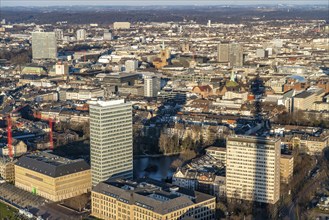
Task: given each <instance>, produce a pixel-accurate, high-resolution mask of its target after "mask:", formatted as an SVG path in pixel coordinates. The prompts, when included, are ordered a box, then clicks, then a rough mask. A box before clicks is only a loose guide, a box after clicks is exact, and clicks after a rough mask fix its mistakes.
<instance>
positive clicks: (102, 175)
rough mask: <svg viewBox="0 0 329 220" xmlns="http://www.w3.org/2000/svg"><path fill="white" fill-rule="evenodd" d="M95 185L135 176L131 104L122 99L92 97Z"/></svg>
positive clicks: (91, 126)
mask: <svg viewBox="0 0 329 220" xmlns="http://www.w3.org/2000/svg"><path fill="white" fill-rule="evenodd" d="M89 110H90V163H91V179H92V185H93V186H95V185H97V184H98V183H99V182H101V181H105V180H107V179H109V178H111V177H122V178H132V177H133V139H132V106H131V103H129V102H126V101H125V100H123V99H120V100H109V101H90V102H89Z"/></svg>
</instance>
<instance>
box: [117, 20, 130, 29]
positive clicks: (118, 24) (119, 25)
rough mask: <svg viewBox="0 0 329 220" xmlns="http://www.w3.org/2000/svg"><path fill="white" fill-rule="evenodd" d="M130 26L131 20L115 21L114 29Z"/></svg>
mask: <svg viewBox="0 0 329 220" xmlns="http://www.w3.org/2000/svg"><path fill="white" fill-rule="evenodd" d="M129 28H130V22H114V23H113V29H114V30H119V29H129Z"/></svg>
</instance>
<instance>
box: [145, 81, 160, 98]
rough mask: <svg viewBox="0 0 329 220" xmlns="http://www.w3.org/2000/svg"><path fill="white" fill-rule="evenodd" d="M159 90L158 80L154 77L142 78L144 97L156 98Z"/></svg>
mask: <svg viewBox="0 0 329 220" xmlns="http://www.w3.org/2000/svg"><path fill="white" fill-rule="evenodd" d="M159 90H160V79H159V78H158V77H156V76H145V77H144V96H145V97H157V96H158V92H159Z"/></svg>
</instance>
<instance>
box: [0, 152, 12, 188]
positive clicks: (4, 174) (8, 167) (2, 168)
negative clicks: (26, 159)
mask: <svg viewBox="0 0 329 220" xmlns="http://www.w3.org/2000/svg"><path fill="white" fill-rule="evenodd" d="M14 165H15V164H14V162H13V161H12V160H11V159H9V157H0V177H1V178H2V179H4V180H5V181H7V182H14V180H15V168H14Z"/></svg>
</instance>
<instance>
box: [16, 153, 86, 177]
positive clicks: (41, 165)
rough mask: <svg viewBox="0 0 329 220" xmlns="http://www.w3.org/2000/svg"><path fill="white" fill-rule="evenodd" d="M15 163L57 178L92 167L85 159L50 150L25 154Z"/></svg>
mask: <svg viewBox="0 0 329 220" xmlns="http://www.w3.org/2000/svg"><path fill="white" fill-rule="evenodd" d="M15 165H16V166H20V167H23V168H26V169H29V170H33V171H35V172H38V173H41V174H44V175H47V176H51V177H55V178H56V177H60V176H65V175H69V174H72V173H77V172H81V171H85V170H89V169H90V167H89V165H88V164H87V163H86V162H85V161H84V160H83V159H77V160H71V159H67V158H64V157H60V156H57V155H54V154H52V153H49V152H37V153H31V154H28V155H25V156H23V157H21V158H20V159H19V160H18V161H17V163H16V164H15Z"/></svg>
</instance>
